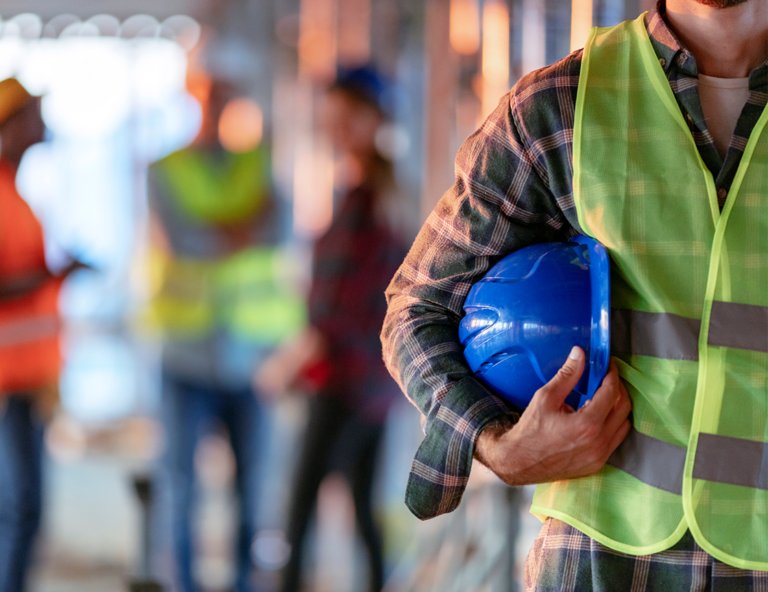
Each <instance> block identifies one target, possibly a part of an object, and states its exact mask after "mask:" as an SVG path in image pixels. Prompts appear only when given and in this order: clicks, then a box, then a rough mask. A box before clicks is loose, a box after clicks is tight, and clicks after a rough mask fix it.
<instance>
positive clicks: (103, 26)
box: [88, 14, 120, 37]
mask: <svg viewBox="0 0 768 592" xmlns="http://www.w3.org/2000/svg"><path fill="white" fill-rule="evenodd" d="M88 23H90V24H93V25H95V26H96V27H98V29H99V34H100V35H101V36H102V37H116V36H117V34H118V33H119V32H120V20H119V19H118V18H117V17H115V16H112V15H111V14H97V15H96V16H92V17H91V18H89V19H88Z"/></svg>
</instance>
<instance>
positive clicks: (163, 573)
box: [0, 0, 649, 592]
mask: <svg viewBox="0 0 768 592" xmlns="http://www.w3.org/2000/svg"><path fill="white" fill-rule="evenodd" d="M648 7H649V3H648V2H647V1H646V0H159V1H158V0H154V1H153V0H109V1H107V0H4V1H3V2H2V4H0V79H4V78H7V77H10V76H15V77H17V78H18V79H19V80H20V81H21V82H22V84H23V85H24V86H25V87H26V88H27V89H28V90H29V91H30V92H31V93H32V94H36V95H43V96H44V98H43V102H42V114H43V118H44V121H45V123H46V126H47V129H48V132H47V138H46V141H45V142H44V143H41V144H38V145H36V146H34V147H33V148H31V149H30V150H29V151H27V153H26V155H25V157H24V160H23V161H22V164H21V166H20V168H19V172H18V176H17V186H18V189H19V192H20V194H21V195H22V196H23V197H24V199H25V200H27V202H28V203H29V204H30V205H31V207H32V209H33V211H34V212H35V214H36V215H37V217H38V219H39V220H40V221H41V222H42V224H43V227H44V229H45V237H46V249H47V255H48V258H49V260H50V261H52V262H54V263H55V262H56V261H57V259H59V260H61V259H62V258H64V257H65V255H64V254H65V253H66V254H68V256H75V257H76V258H77V259H79V260H81V261H83V262H85V263H88V264H89V265H91V266H93V267H95V268H97V269H98V272H79V273H77V274H74V275H72V277H70V278H69V279H68V281H67V283H66V284H65V286H64V290H63V292H62V295H61V304H60V306H61V310H62V315H63V317H64V319H65V321H66V329H65V332H64V334H63V337H62V339H63V346H64V354H65V360H64V367H63V371H62V374H61V379H60V395H61V404H60V408H59V410H58V411H57V413H56V414H55V416H54V417H53V418H52V419H51V421H50V422H49V423H48V425H47V428H46V432H45V460H44V475H43V479H44V517H43V525H42V530H41V535H40V537H39V540H38V544H37V548H36V552H35V558H34V562H33V565H32V568H31V582H30V586H31V588H30V589H31V590H33V591H34V592H65V591H67V592H68V591H73V592H74V591H77V592H89V591H93V592H97V591H98V592H113V591H114V592H117V591H121V590H128V589H129V588H128V585H129V580H130V578H131V577H134V576H135V575H136V574H137V573H138V570H140V569H141V565H140V564H141V555H142V548H143V543H142V536H141V532H142V530H141V529H142V513H141V506H140V504H139V501H138V499H137V497H136V496H135V494H134V489H133V484H132V479H133V477H134V476H135V475H137V474H149V475H153V474H154V473H155V471H156V468H157V467H158V465H159V464H160V459H161V458H162V455H163V452H164V450H166V448H167V446H168V437H167V434H166V432H165V430H164V428H163V425H162V422H161V421H160V419H159V417H160V416H161V398H162V397H161V390H162V381H161V361H160V360H161V355H160V339H159V338H158V336H157V331H156V330H155V329H153V327H152V326H151V323H148V322H147V320H146V318H145V317H146V309H147V304H148V301H149V300H150V299H151V298H152V297H153V290H154V288H153V274H152V272H151V269H149V267H148V265H150V264H148V261H151V252H150V251H151V250H152V249H151V247H150V244H151V243H152V232H153V230H152V223H151V216H150V209H151V206H150V205H149V202H148V186H149V187H150V191H151V185H152V180H151V178H150V179H149V180H148V168H149V166H150V164H151V163H153V162H155V161H158V160H159V159H162V158H164V157H166V156H167V155H169V154H171V153H173V152H174V151H177V150H179V149H181V148H183V147H185V146H186V145H188V144H189V143H190V142H192V140H193V139H194V138H195V137H196V136H197V134H198V131H199V129H200V127H201V123H202V121H203V108H202V107H201V104H200V101H199V100H198V99H196V98H195V96H194V95H195V93H194V90H195V89H194V83H195V80H198V79H199V80H206V77H207V80H208V81H210V80H211V79H212V78H214V79H217V80H224V81H225V82H226V84H227V85H228V88H229V89H230V95H232V96H235V95H236V96H237V97H239V100H240V102H239V108H240V110H239V111H237V110H236V109H235V108H234V107H233V108H231V109H230V120H231V121H230V122H229V123H227V122H226V121H225V120H224V119H225V118H222V121H221V122H220V123H219V127H218V131H219V135H220V138H221V143H222V144H223V145H224V146H225V147H227V146H228V145H232V146H237V145H238V142H240V143H243V142H244V143H245V145H247V146H248V147H249V148H253V147H256V146H259V145H262V146H264V147H266V146H268V150H269V152H270V157H269V161H268V166H267V169H268V171H269V174H270V175H271V180H270V181H269V182H268V183H269V184H270V185H271V192H272V193H273V194H274V196H275V199H276V200H277V203H278V204H279V206H278V208H279V209H282V210H285V212H286V216H284V217H283V218H281V220H287V221H286V222H280V223H279V224H283V226H281V229H282V230H281V232H282V236H283V238H284V241H283V244H284V245H287V246H286V253H288V255H286V257H287V258H288V260H289V261H290V262H291V263H290V264H289V265H288V268H289V272H290V274H291V275H293V276H295V277H296V278H298V279H296V280H295V281H296V284H297V285H298V286H299V287H298V288H297V289H298V290H299V291H300V290H301V289H302V288H301V286H306V285H308V283H309V282H310V278H308V277H307V274H308V272H307V268H308V263H307V261H308V260H309V258H310V253H311V252H312V248H313V241H314V240H315V239H317V238H318V237H320V236H322V235H323V233H324V232H325V231H326V230H327V228H328V227H329V225H330V224H331V221H332V219H333V216H334V214H335V202H334V186H335V175H337V174H338V170H339V167H338V166H335V165H336V164H338V163H335V161H334V152H333V150H332V148H331V146H330V145H329V142H328V140H327V139H326V138H325V135H324V134H323V133H322V130H321V129H320V128H321V123H322V122H321V121H320V119H321V115H320V111H321V109H322V108H323V107H322V102H323V100H324V95H325V91H326V89H327V88H328V85H329V84H330V83H332V82H333V80H334V77H335V76H336V73H337V70H338V68H339V67H342V68H348V69H349V68H354V67H357V66H361V65H364V64H373V65H375V67H376V68H377V69H378V71H379V73H380V74H381V75H382V77H383V78H385V79H386V80H387V88H386V93H385V94H386V96H384V97H383V99H382V101H384V103H385V106H386V110H387V114H388V115H389V118H388V120H387V121H386V122H385V123H384V124H382V125H380V126H379V128H378V130H377V132H376V138H375V141H376V146H377V148H378V150H379V151H380V152H381V153H382V154H384V155H385V156H386V157H387V158H388V159H389V160H391V161H392V163H393V164H394V175H395V178H396V182H397V185H398V188H399V192H400V194H401V195H402V200H401V202H400V203H401V207H402V209H403V212H405V217H406V218H407V220H408V222H409V225H410V228H409V230H408V233H409V236H410V237H411V238H412V237H413V235H414V233H415V231H416V229H417V228H418V227H419V225H420V224H421V222H422V221H423V220H424V219H425V218H426V216H427V214H428V213H429V211H430V210H431V209H432V207H433V206H434V204H435V203H436V202H437V200H438V199H439V198H440V196H441V195H442V194H443V192H444V191H445V190H446V189H447V188H448V187H449V186H450V185H451V183H452V178H453V158H454V155H455V153H456V151H457V149H458V147H459V146H460V144H461V142H462V141H463V140H464V139H465V138H466V137H467V136H468V135H469V134H471V133H472V132H473V131H474V130H475V129H476V128H477V127H478V125H479V124H480V123H481V122H482V120H483V119H484V118H485V117H486V116H487V115H488V114H489V113H490V111H491V110H492V109H493V108H494V107H495V106H496V104H497V103H498V100H499V98H500V97H501V96H502V95H503V94H504V93H505V92H506V91H507V90H508V89H509V88H510V87H511V86H512V85H513V84H514V83H515V81H516V80H518V79H519V78H520V77H521V76H522V75H524V74H526V73H527V72H530V71H532V70H534V69H536V68H540V67H542V66H545V65H547V64H551V63H553V62H555V61H556V60H558V59H560V58H562V57H564V56H565V55H567V54H568V53H569V52H570V51H572V50H573V49H576V48H579V47H581V46H582V45H583V43H584V41H585V40H586V37H587V34H588V30H589V27H590V26H608V25H613V24H616V23H618V22H619V21H621V20H625V19H628V18H634V17H635V16H636V15H638V14H639V13H640V12H641V11H642V10H645V9H647V8H648ZM196 73H198V74H199V77H198V78H195V76H194V75H195V74H196ZM225 111H226V108H225ZM233 113H234V115H233ZM228 143H229V144H228ZM234 151H235V152H238V150H234ZM150 177H151V175H150ZM336 185H337V183H336ZM336 205H338V204H336ZM0 215H1V213H0ZM275 224H278V222H275ZM382 290H383V287H382ZM265 407H266V408H267V412H266V414H267V415H268V416H269V422H268V423H269V427H268V428H267V429H265V430H264V435H263V436H262V437H261V438H260V439H259V442H258V444H257V446H258V448H259V451H260V453H261V459H262V463H261V466H260V469H259V476H258V479H257V480H258V481H259V483H260V484H261V486H260V487H259V488H258V489H259V495H258V500H254V503H257V505H258V509H257V516H258V518H257V520H256V534H255V536H254V538H253V540H252V541H251V546H250V555H251V560H252V562H253V565H254V575H253V579H254V586H255V587H254V589H257V590H271V589H274V586H275V585H276V582H277V581H278V575H277V574H278V572H279V569H280V568H281V567H282V566H283V564H284V563H285V561H286V556H287V553H288V550H287V547H286V542H285V530H286V521H287V516H286V514H287V512H288V510H287V506H288V500H289V499H290V497H291V491H290V489H291V478H292V477H291V475H292V473H293V470H294V467H295V458H296V456H297V450H298V446H299V444H298V442H299V438H300V435H301V433H302V430H303V426H304V425H305V423H306V417H307V410H306V400H305V399H304V398H302V397H300V396H299V397H283V398H279V399H277V400H275V401H272V402H269V403H266V404H265ZM385 425H386V428H385V432H384V437H383V445H382V446H381V448H380V450H379V453H378V458H379V459H380V462H378V464H377V469H376V476H375V478H374V500H375V503H374V506H375V516H376V518H377V519H378V520H379V521H380V523H381V524H382V525H383V537H384V539H383V540H384V558H385V576H386V581H387V584H386V586H387V587H386V590H388V591H391V592H394V591H401V590H402V591H406V590H410V591H421V590H424V591H426V590H440V591H441V592H445V591H449V590H457V591H462V592H467V591H474V590H478V591H479V590H489V591H491V590H493V591H496V590H498V591H502V590H503V591H507V590H510V591H511V590H519V589H520V588H519V587H516V586H519V585H520V584H519V583H520V582H521V574H522V562H523V561H524V558H525V554H526V552H527V549H528V548H529V546H530V543H531V541H532V539H533V537H534V536H535V534H536V532H537V529H538V526H537V525H538V522H537V520H536V519H535V518H533V517H531V516H530V515H528V514H527V506H526V504H527V500H528V499H529V498H530V493H531V492H530V491H529V490H527V489H523V490H511V489H509V488H506V487H505V486H503V485H501V484H500V483H499V482H497V481H496V480H495V478H493V477H492V476H490V475H488V474H486V473H483V472H482V470H478V471H475V474H473V481H472V483H471V485H470V488H469V491H468V493H467V495H466V498H465V500H464V502H463V503H462V507H461V508H460V510H458V511H457V512H456V513H454V514H452V515H450V516H444V517H441V518H438V519H435V520H432V521H430V522H427V523H419V522H418V521H417V520H416V519H415V518H413V517H412V516H411V515H410V514H409V513H408V511H407V509H406V508H405V506H404V504H403V497H404V490H405V483H406V480H407V476H408V471H409V468H410V463H411V460H412V456H413V453H414V451H415V449H416V447H417V446H418V443H419V440H420V437H421V431H420V427H419V415H418V413H417V411H416V410H415V409H414V408H413V407H412V406H410V405H409V404H408V403H407V402H406V400H405V398H404V397H401V400H398V401H397V402H396V403H395V404H394V405H393V406H392V408H391V409H390V412H389V415H388V418H387V419H386V424H385ZM234 466H235V460H234V457H233V454H232V452H231V450H230V448H229V446H228V443H227V438H226V434H225V433H224V432H223V431H222V430H217V429H214V430H209V431H208V432H206V433H205V434H204V435H202V436H201V438H200V439H199V441H198V442H197V445H196V448H195V451H194V474H195V476H196V481H197V485H196V486H195V487H196V489H195V491H196V492H197V500H198V503H197V504H196V506H195V510H194V512H193V516H192V522H193V532H194V538H195V540H196V541H197V542H196V547H195V561H194V577H195V579H196V580H197V582H198V585H199V586H200V589H201V590H205V591H219V590H221V591H223V590H228V589H232V586H233V581H234V579H235V571H236V567H235V560H234V555H235V550H234V542H233V541H234V538H235V535H234V533H235V531H236V530H237V512H236V508H237V504H236V503H235V499H234V497H233V496H234V494H233V490H232V487H233V480H234V473H235V470H234ZM163 495H164V493H163V486H162V484H161V482H160V481H157V482H156V487H155V499H156V501H157V504H155V506H154V507H155V508H156V509H155V510H153V512H152V523H153V524H152V526H151V531H152V534H151V537H150V539H151V541H152V547H151V548H152V549H153V551H152V558H151V559H152V561H151V563H152V568H151V571H152V575H153V577H155V578H157V579H158V580H159V581H160V582H161V583H163V584H164V585H165V586H166V589H167V590H171V589H172V588H171V585H172V584H171V583H170V582H171V576H169V575H168V573H169V571H171V568H170V567H169V565H170V564H171V563H172V561H171V559H170V555H171V553H170V552H169V551H167V547H168V544H166V543H164V542H163V541H164V539H165V538H167V536H166V535H163V532H164V531H167V530H168V528H170V527H168V528H164V525H165V524H166V523H167V522H168V521H169V520H168V517H167V515H166V512H165V511H164V510H163V507H164V505H163V503H162V501H163ZM158 508H159V509H158ZM518 533H519V538H518V540H517V546H515V539H516V537H517V535H518ZM310 540H311V541H312V542H310V543H308V547H307V552H306V553H305V557H304V571H305V574H306V576H305V581H306V582H307V584H306V586H307V587H306V589H308V590H314V591H328V592H346V591H356V590H364V589H365V586H366V584H365V581H366V575H365V571H366V558H365V555H364V553H363V552H362V550H361V546H360V543H359V540H358V538H356V535H355V522H354V512H353V504H352V499H351V495H350V493H349V489H348V487H347V485H346V483H345V481H344V480H343V479H341V478H340V477H339V476H338V475H337V474H336V473H331V474H330V476H329V477H327V478H326V479H325V480H324V481H323V482H322V484H321V486H320V489H319V495H318V508H317V513H316V518H315V519H313V521H312V526H311V527H310Z"/></svg>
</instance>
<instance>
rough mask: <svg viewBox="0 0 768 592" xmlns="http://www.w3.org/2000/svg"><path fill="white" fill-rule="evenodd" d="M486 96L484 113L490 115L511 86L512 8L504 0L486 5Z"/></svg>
mask: <svg viewBox="0 0 768 592" xmlns="http://www.w3.org/2000/svg"><path fill="white" fill-rule="evenodd" d="M482 73H483V97H482V108H481V109H482V113H481V117H483V118H485V117H487V116H488V115H489V114H490V113H491V111H493V109H494V108H495V107H496V105H497V104H498V102H499V99H500V98H501V96H502V95H503V94H504V93H505V92H507V91H508V90H509V88H508V86H509V10H508V9H507V5H506V4H505V3H503V2H502V1H501V0H487V1H486V2H485V4H484V5H483V63H482Z"/></svg>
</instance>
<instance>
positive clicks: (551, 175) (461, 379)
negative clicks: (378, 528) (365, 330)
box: [382, 0, 768, 519]
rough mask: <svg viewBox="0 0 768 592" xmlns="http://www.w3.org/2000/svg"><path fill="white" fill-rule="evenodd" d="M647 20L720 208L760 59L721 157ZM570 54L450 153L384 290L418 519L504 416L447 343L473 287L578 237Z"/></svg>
mask: <svg viewBox="0 0 768 592" xmlns="http://www.w3.org/2000/svg"><path fill="white" fill-rule="evenodd" d="M664 12H665V5H664V0H660V2H659V4H658V5H657V7H656V8H655V9H654V10H653V11H651V12H650V13H648V15H646V27H647V29H648V34H649V37H650V39H651V43H652V45H653V48H654V51H655V52H656V55H657V57H658V59H659V63H660V64H661V66H662V67H663V69H664V71H665V73H666V75H667V79H668V80H669V85H670V87H671V88H672V91H673V92H674V94H675V97H676V98H677V102H678V105H679V106H680V109H681V111H682V113H683V115H684V116H685V119H686V121H687V122H688V124H689V126H690V130H691V133H692V135H693V138H694V140H695V142H696V145H697V146H698V149H699V153H700V154H701V157H702V159H703V160H704V163H705V164H706V165H707V167H708V168H709V170H710V171H711V173H712V175H713V177H714V179H715V185H716V187H717V190H718V199H719V201H720V203H721V207H722V204H723V203H724V201H725V198H726V196H727V194H728V190H729V189H730V186H731V183H732V181H733V178H734V176H735V174H736V169H737V167H738V165H739V162H740V160H741V156H742V154H743V151H744V148H745V147H746V143H747V139H748V138H749V135H750V133H751V132H752V129H753V128H754V126H755V124H756V122H757V120H758V118H759V117H760V114H761V113H762V110H763V107H764V106H765V104H766V102H768V64H763V65H762V66H760V67H759V68H757V69H755V70H754V71H753V72H752V73H751V75H750V81H749V88H750V93H749V99H748V101H747V104H746V105H745V107H744V109H743V111H742V113H741V115H740V117H739V120H738V123H737V126H736V130H735V133H734V136H733V138H732V139H731V143H730V146H729V148H728V151H727V153H726V155H725V159H723V158H722V157H721V156H720V154H719V153H718V151H717V148H716V147H715V144H714V141H713V139H712V135H711V134H710V132H709V131H708V130H707V126H706V123H705V121H704V115H703V112H702V107H701V102H700V100H699V94H698V86H697V83H698V71H697V67H696V62H695V60H694V58H693V56H692V55H691V53H690V52H689V51H688V50H687V49H686V48H685V47H683V46H682V45H681V43H680V41H679V40H678V39H677V38H676V36H675V35H674V33H673V32H672V31H671V30H670V29H669V28H668V27H667V25H666V23H665V22H664V18H663V16H664ZM581 56H582V52H581V50H579V51H576V52H574V53H572V54H571V55H569V56H568V57H566V58H565V59H563V60H561V61H559V62H557V63H555V64H553V65H552V66H548V67H546V68H543V69H541V70H538V71H536V72H533V73H531V74H529V75H527V76H525V77H524V78H522V79H521V80H520V81H519V82H518V83H517V84H516V85H515V86H514V88H512V90H511V91H510V92H509V93H507V94H506V95H505V96H504V97H503V98H502V100H501V102H500V103H499V105H498V107H497V108H496V110H495V111H494V112H493V113H492V114H491V115H490V116H489V117H488V119H487V120H486V121H485V123H484V124H483V125H482V127H481V128H480V129H479V130H477V131H476V132H475V133H474V134H473V135H472V136H470V137H469V138H468V139H467V140H466V141H465V142H464V144H463V145H462V147H461V149H460V150H459V153H458V155H457V157H456V169H455V170H456V177H455V179H456V180H455V183H454V185H453V187H451V188H450V189H449V190H448V192H447V193H446V194H445V195H444V196H443V198H442V199H441V200H440V202H439V203H438V205H437V206H436V207H435V209H434V211H433V212H432V214H431V215H430V216H429V218H428V219H427V221H426V223H425V224H424V226H423V228H422V229H421V231H420V233H419V235H418V237H417V238H416V241H415V243H414V245H413V247H412V248H411V250H410V253H409V254H408V256H407V258H406V260H405V262H404V263H403V265H402V266H401V267H400V269H399V270H398V272H397V274H396V275H395V277H394V279H393V280H392V283H391V284H390V286H389V288H388V290H387V298H388V302H389V311H388V314H387V317H386V320H385V323H384V329H383V332H382V341H383V345H384V359H385V362H386V364H387V367H388V368H389V370H390V372H391V373H392V375H393V376H394V377H395V378H396V380H397V381H398V383H399V384H400V386H401V388H402V389H403V390H404V392H406V393H407V396H408V397H409V398H410V399H411V401H412V402H413V403H414V404H415V405H416V406H417V407H418V408H419V409H420V410H421V412H422V414H423V416H424V419H425V438H424V440H423V442H422V444H421V446H420V447H419V449H418V451H417V453H416V457H415V459H414V462H413V466H412V469H411V475H410V479H409V482H408V487H407V490H406V504H407V505H408V507H409V508H410V510H411V511H412V512H413V513H414V514H415V515H416V516H418V517H419V518H422V519H426V518H431V517H433V516H436V515H439V514H441V513H444V512H450V511H451V510H453V509H454V508H456V506H457V505H458V504H459V502H460V501H461V496H462V494H463V492H464V487H465V485H466V483H467V480H468V478H469V473H470V469H471V466H472V455H473V451H474V442H475V440H476V438H477V435H478V434H479V433H480V431H482V430H483V429H484V428H485V427H487V426H489V425H491V424H494V423H499V422H502V421H505V418H510V417H511V418H512V419H513V420H514V415H515V413H516V412H515V410H514V409H511V408H510V407H509V406H508V405H507V404H506V403H504V402H503V401H501V400H500V399H498V398H497V397H495V396H494V395H493V394H491V392H489V391H488V390H487V389H486V388H485V387H484V386H483V385H482V384H481V383H480V382H479V381H478V380H476V379H475V377H474V375H473V373H472V371H471V370H470V369H469V367H468V366H467V364H466V362H465V361H464V357H463V354H462V347H461V345H460V344H459V341H458V323H459V320H460V319H461V317H462V315H463V312H462V305H463V303H464V299H465V298H466V295H467V293H468V292H469V289H470V288H471V287H472V284H473V283H475V282H476V281H478V280H479V279H480V278H482V277H483V275H484V274H485V273H486V271H488V269H489V268H490V267H491V266H492V265H494V264H495V263H496V262H497V261H499V259H501V258H502V257H503V256H504V255H506V254H508V253H510V252H513V251H516V250H518V249H521V248H523V247H526V246H528V245H531V244H535V243H541V242H547V241H562V240H567V239H568V238H569V237H571V236H573V235H577V234H581V233H582V231H581V229H580V227H579V223H578V220H577V216H576V208H575V205H574V200H573V166H572V156H573V125H574V114H575V101H576V91H577V87H578V83H579V72H580V68H581Z"/></svg>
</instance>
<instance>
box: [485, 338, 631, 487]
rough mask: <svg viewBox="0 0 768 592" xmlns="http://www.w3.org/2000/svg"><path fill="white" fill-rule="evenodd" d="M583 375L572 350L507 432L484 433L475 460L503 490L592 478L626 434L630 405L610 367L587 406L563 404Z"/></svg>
mask: <svg viewBox="0 0 768 592" xmlns="http://www.w3.org/2000/svg"><path fill="white" fill-rule="evenodd" d="M582 372H584V352H583V351H582V350H581V348H579V347H574V348H573V350H572V351H571V354H570V356H569V357H568V360H566V362H565V364H564V365H563V367H562V368H561V369H560V370H559V371H558V373H557V375H556V376H555V377H554V378H553V379H552V380H550V381H549V382H548V383H547V384H546V385H544V386H543V387H541V388H540V389H539V390H538V391H536V394H535V395H534V396H533V399H532V400H531V403H530V405H529V406H528V408H527V409H526V410H525V412H524V413H523V414H522V415H521V416H520V421H519V422H518V423H517V424H516V425H515V426H514V427H513V428H512V429H509V430H499V429H486V430H483V431H482V432H481V433H480V436H479V437H478V439H477V443H476V448H475V451H476V457H477V459H478V460H479V461H480V462H482V463H483V464H484V465H486V466H487V467H488V468H490V469H491V470H492V471H493V472H494V473H496V475H498V477H499V478H500V479H501V480H502V481H504V482H505V483H507V484H508V485H529V484H533V483H547V482H550V481H557V480H559V479H573V478H576V477H586V476H587V475H591V474H593V473H596V472H597V471H598V470H600V468H601V467H602V466H603V465H604V464H605V462H606V461H607V460H608V457H609V456H610V455H611V453H612V452H613V451H614V450H615V449H616V447H618V445H619V444H620V443H621V441H622V440H623V439H624V438H625V437H626V435H627V434H628V433H629V429H630V423H629V420H628V419H627V416H628V415H629V412H630V411H631V410H632V403H631V402H630V400H629V396H628V395H627V390H626V388H625V387H624V384H623V383H622V382H621V379H620V378H619V373H618V369H617V368H616V364H614V363H613V362H611V365H610V368H609V370H608V374H607V375H606V377H605V380H603V384H602V386H601V387H600V388H599V389H598V390H597V392H595V395H594V397H592V400H591V401H589V404H587V405H584V406H582V408H581V409H579V410H578V411H574V410H573V409H572V408H571V407H570V406H569V405H566V404H565V399H566V397H567V396H568V395H569V394H570V392H571V391H572V390H573V388H574V387H575V386H576V384H577V383H578V382H579V378H581V374H582Z"/></svg>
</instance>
